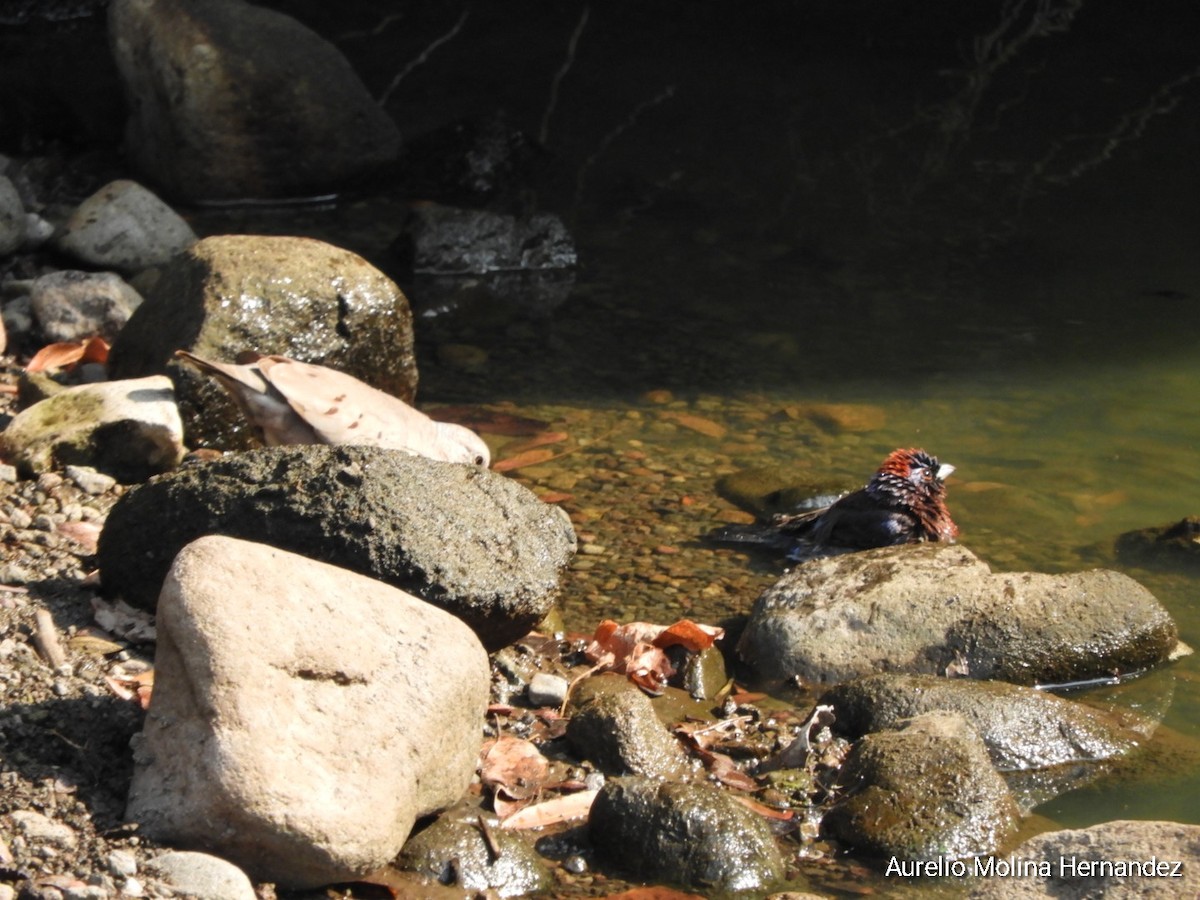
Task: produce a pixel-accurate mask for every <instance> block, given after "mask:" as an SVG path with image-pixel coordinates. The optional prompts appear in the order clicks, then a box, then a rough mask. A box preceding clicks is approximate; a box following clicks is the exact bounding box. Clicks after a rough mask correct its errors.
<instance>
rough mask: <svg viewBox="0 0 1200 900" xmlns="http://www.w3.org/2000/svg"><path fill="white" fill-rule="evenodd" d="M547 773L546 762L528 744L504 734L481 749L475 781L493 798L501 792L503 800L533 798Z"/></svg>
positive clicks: (548, 769) (532, 746) (539, 753)
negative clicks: (487, 788) (481, 783)
mask: <svg viewBox="0 0 1200 900" xmlns="http://www.w3.org/2000/svg"><path fill="white" fill-rule="evenodd" d="M549 772H550V763H549V761H548V760H547V759H546V757H544V756H542V752H541V751H540V750H538V748H537V747H536V746H534V744H533V743H532V742H531V741H525V740H522V739H520V738H515V737H512V736H511V735H507V734H505V735H501V736H500V737H499V738H497V739H496V740H494V741H492V742H490V743H489V744H485V745H484V748H483V752H482V762H481V764H480V767H479V777H480V779H481V780H482V781H483V783H484V784H485V785H487V786H488V787H490V788H492V789H493V790H495V791H496V792H497V794H499V793H500V792H501V791H503V792H504V794H505V795H506V799H509V800H525V799H528V798H529V797H532V796H534V795H535V794H536V793H537V792H538V791H539V790H541V787H542V785H543V784H545V782H546V776H547V775H548V774H549ZM497 812H499V810H497Z"/></svg>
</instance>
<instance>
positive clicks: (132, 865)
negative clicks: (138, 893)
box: [105, 850, 138, 879]
mask: <svg viewBox="0 0 1200 900" xmlns="http://www.w3.org/2000/svg"><path fill="white" fill-rule="evenodd" d="M105 862H106V863H107V864H108V871H110V872H112V874H114V875H116V876H118V877H120V878H126V879H127V878H129V877H130V876H132V875H136V874H137V870H138V864H137V857H136V856H134V855H133V854H132V853H130V852H129V851H128V850H113V851H112V852H111V853H109V854H108V856H107V857H106V858H105Z"/></svg>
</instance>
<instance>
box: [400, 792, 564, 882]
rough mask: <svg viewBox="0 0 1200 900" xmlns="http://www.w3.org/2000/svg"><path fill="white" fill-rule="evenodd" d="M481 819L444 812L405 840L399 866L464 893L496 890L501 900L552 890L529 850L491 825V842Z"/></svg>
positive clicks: (546, 874)
mask: <svg viewBox="0 0 1200 900" xmlns="http://www.w3.org/2000/svg"><path fill="white" fill-rule="evenodd" d="M479 819H480V813H479V811H478V810H474V811H472V812H470V813H469V814H467V815H466V816H465V817H459V816H457V815H456V814H455V812H454V811H453V810H451V811H450V812H448V813H445V814H444V815H442V816H441V817H439V818H438V819H437V821H435V822H434V823H433V824H432V825H430V826H429V827H428V828H425V829H424V830H422V831H420V832H418V833H417V834H415V835H413V836H412V837H411V838H409V840H408V843H406V844H405V845H404V849H403V850H402V851H401V852H400V856H399V858H398V859H397V860H396V865H397V867H398V868H400V869H403V870H406V871H410V872H416V873H417V874H419V875H424V876H425V877H427V878H432V879H435V880H436V881H438V882H440V883H441V884H447V885H454V886H455V887H458V888H460V889H462V890H464V891H494V892H495V893H496V894H498V895H499V896H501V897H518V896H524V895H527V894H534V893H537V892H538V891H541V890H546V889H547V888H549V887H551V878H550V873H549V871H548V870H547V868H546V865H545V863H543V862H542V860H541V857H539V856H538V854H537V852H536V851H535V850H534V849H533V847H532V846H530V845H529V844H527V843H526V842H525V841H524V840H523V839H522V838H521V837H520V836H519V835H518V834H517V833H516V832H513V831H505V830H503V829H501V828H500V827H499V826H498V825H495V824H493V825H492V826H490V828H491V840H490V841H489V838H488V835H485V834H484V832H483V826H482V825H481V824H480V822H479ZM493 842H494V844H493ZM493 847H494V849H493Z"/></svg>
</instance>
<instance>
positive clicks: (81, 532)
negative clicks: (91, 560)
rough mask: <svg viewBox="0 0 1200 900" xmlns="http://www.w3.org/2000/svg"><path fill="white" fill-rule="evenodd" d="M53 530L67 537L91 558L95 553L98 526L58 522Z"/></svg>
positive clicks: (94, 524) (98, 537)
mask: <svg viewBox="0 0 1200 900" xmlns="http://www.w3.org/2000/svg"><path fill="white" fill-rule="evenodd" d="M55 530H56V531H57V532H58V533H59V534H61V535H65V536H66V537H69V538H70V539H71V540H73V541H74V542H75V543H77V544H78V545H79V546H80V547H82V548H83V549H84V552H85V553H87V555H89V556H91V555H93V554H94V553H95V552H96V542H97V541H99V540H100V526H99V525H97V524H96V523H95V522H60V523H59V524H58V525H57V526H56V528H55Z"/></svg>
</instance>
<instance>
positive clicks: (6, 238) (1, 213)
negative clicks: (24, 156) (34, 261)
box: [0, 175, 25, 256]
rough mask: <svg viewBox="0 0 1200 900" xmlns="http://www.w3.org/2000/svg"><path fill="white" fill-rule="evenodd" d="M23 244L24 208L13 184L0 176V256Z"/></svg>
mask: <svg viewBox="0 0 1200 900" xmlns="http://www.w3.org/2000/svg"><path fill="white" fill-rule="evenodd" d="M23 243H25V206H24V204H23V203H22V202H21V195H20V194H18V193H17V189H16V188H15V187H14V186H13V183H12V182H11V181H10V180H9V179H8V178H6V177H5V176H3V175H0V256H7V255H8V254H10V253H12V252H13V251H15V250H18V249H19V248H20V246H21V245H22V244H23Z"/></svg>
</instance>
